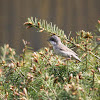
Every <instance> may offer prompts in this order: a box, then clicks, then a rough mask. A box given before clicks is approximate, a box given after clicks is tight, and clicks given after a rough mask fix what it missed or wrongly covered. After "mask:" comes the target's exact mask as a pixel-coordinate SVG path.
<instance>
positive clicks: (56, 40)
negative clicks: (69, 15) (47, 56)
mask: <svg viewBox="0 0 100 100" xmlns="http://www.w3.org/2000/svg"><path fill="white" fill-rule="evenodd" d="M49 42H50V43H51V44H52V45H57V44H60V43H61V39H60V38H59V37H58V36H56V35H53V36H51V37H50V38H49Z"/></svg>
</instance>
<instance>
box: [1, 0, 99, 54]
mask: <svg viewBox="0 0 100 100" xmlns="http://www.w3.org/2000/svg"><path fill="white" fill-rule="evenodd" d="M31 16H32V17H37V18H38V19H45V20H47V21H48V22H53V24H56V25H57V26H58V27H59V28H60V29H63V30H64V31H65V34H66V35H67V36H68V34H69V33H70V32H71V33H72V34H71V35H72V36H75V33H76V32H77V31H80V30H84V31H91V32H93V31H94V30H95V26H96V24H97V21H98V19H100V0H0V46H3V45H4V44H10V46H11V47H12V48H14V49H15V50H16V52H17V53H21V51H22V48H23V42H22V39H24V40H26V41H28V42H30V46H32V47H33V48H34V50H35V51H36V50H39V49H40V48H41V47H44V46H48V44H47V39H48V35H47V33H39V32H37V30H36V29H34V28H31V29H26V28H25V26H24V25H23V23H24V22H26V21H27V18H28V17H31ZM98 35H100V34H98Z"/></svg>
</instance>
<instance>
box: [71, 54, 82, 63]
mask: <svg viewBox="0 0 100 100" xmlns="http://www.w3.org/2000/svg"><path fill="white" fill-rule="evenodd" d="M73 58H75V59H76V60H78V61H80V62H81V60H80V59H79V58H78V56H76V55H73Z"/></svg>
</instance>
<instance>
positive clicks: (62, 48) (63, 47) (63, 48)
mask: <svg viewBox="0 0 100 100" xmlns="http://www.w3.org/2000/svg"><path fill="white" fill-rule="evenodd" d="M59 49H60V50H62V51H66V52H70V53H73V54H74V55H77V54H76V53H75V52H74V51H73V50H71V49H69V48H68V47H66V46H65V45H63V44H62V45H61V46H60V48H59Z"/></svg>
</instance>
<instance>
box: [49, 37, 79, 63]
mask: <svg viewBox="0 0 100 100" xmlns="http://www.w3.org/2000/svg"><path fill="white" fill-rule="evenodd" d="M49 42H50V43H51V45H52V46H53V49H54V52H55V53H56V54H57V55H60V56H63V57H67V58H72V57H73V58H75V59H76V60H78V61H81V60H80V59H79V58H78V56H77V54H76V53H75V52H74V51H72V50H71V49H69V48H68V47H67V46H65V45H64V44H62V43H61V39H60V38H59V37H58V36H56V35H53V36H51V37H50V39H49Z"/></svg>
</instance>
